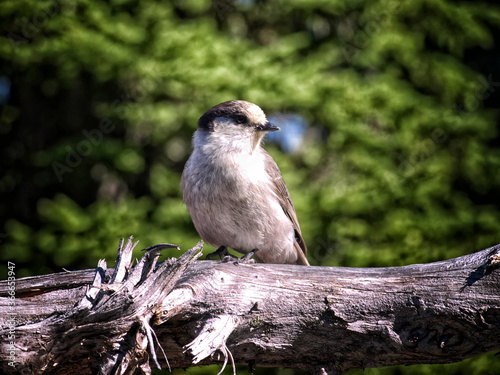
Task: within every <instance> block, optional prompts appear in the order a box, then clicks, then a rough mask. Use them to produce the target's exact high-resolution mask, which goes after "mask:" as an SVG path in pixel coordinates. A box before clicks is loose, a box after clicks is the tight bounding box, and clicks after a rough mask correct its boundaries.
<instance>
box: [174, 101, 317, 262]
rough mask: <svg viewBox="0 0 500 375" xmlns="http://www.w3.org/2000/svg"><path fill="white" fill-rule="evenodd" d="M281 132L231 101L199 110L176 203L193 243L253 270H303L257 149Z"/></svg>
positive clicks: (271, 166)
mask: <svg viewBox="0 0 500 375" xmlns="http://www.w3.org/2000/svg"><path fill="white" fill-rule="evenodd" d="M278 130H280V128H279V127H277V126H275V125H274V124H272V123H271V122H269V121H268V120H267V117H266V115H265V113H264V112H263V111H262V109H261V108H260V107H259V106H258V105H256V104H253V103H250V102H247V101H244V100H230V101H226V102H223V103H220V104H218V105H216V106H214V107H212V108H210V109H209V110H208V111H206V112H205V113H204V114H203V115H202V116H201V117H200V118H199V120H198V128H197V130H196V131H195V132H194V135H193V142H192V143H193V151H192V153H191V155H190V157H189V159H188V160H187V162H186V164H185V167H184V170H183V172H182V177H181V190H182V195H183V200H184V202H185V204H186V206H187V209H188V211H189V214H190V216H191V219H192V221H193V224H194V226H195V228H196V230H197V232H198V234H199V235H200V237H201V238H202V239H203V240H204V241H205V242H207V243H209V244H211V245H213V246H214V247H217V251H216V252H215V253H213V254H210V255H209V256H207V258H208V259H210V258H211V257H213V256H214V255H220V256H221V258H222V255H227V254H228V251H227V248H228V247H229V248H231V249H233V250H235V251H237V252H239V253H241V254H245V256H244V257H242V258H245V257H248V256H250V257H251V256H253V260H255V261H257V262H259V263H280V264H298V265H309V262H308V261H307V246H306V243H305V242H304V239H303V237H302V232H301V230H300V226H299V221H298V219H297V214H296V213H295V208H294V206H293V202H292V199H291V197H290V193H289V191H288V188H287V186H286V184H285V181H284V180H283V177H282V176H281V171H280V169H279V167H278V165H277V164H276V162H275V161H274V159H273V158H272V156H271V155H270V154H269V153H268V152H267V151H265V150H264V148H263V147H262V140H263V138H264V136H265V134H266V133H268V132H274V131H278Z"/></svg>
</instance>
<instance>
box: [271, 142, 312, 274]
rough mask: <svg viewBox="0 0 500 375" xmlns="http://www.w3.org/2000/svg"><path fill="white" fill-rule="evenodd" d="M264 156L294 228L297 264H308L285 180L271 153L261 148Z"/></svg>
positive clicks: (276, 189) (275, 188) (305, 248)
mask: <svg viewBox="0 0 500 375" xmlns="http://www.w3.org/2000/svg"><path fill="white" fill-rule="evenodd" d="M263 152H264V158H265V166H266V172H267V173H268V174H269V176H270V177H271V181H272V182H273V188H274V192H275V193H276V196H277V197H278V200H279V202H280V205H281V208H283V211H284V212H285V214H286V216H288V218H289V219H290V221H291V222H292V224H293V229H294V230H295V243H294V247H295V249H296V250H297V255H298V260H297V264H303V265H306V266H308V265H309V262H308V261H307V257H306V256H307V246H306V243H305V242H304V239H303V238H302V232H301V231H300V226H299V220H298V219H297V214H296V213H295V207H293V203H292V198H291V197H290V193H289V192H288V188H287V187H286V184H285V181H284V180H283V177H282V176H281V171H280V169H279V167H278V165H277V164H276V162H275V161H274V159H273V158H272V156H271V155H269V154H268V153H267V151H265V150H263Z"/></svg>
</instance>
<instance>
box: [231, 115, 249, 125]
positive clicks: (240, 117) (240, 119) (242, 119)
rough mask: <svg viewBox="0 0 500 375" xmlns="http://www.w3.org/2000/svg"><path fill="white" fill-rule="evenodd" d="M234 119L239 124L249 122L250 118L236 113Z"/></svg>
mask: <svg viewBox="0 0 500 375" xmlns="http://www.w3.org/2000/svg"><path fill="white" fill-rule="evenodd" d="M234 121H236V123H237V124H246V123H247V122H248V118H247V116H244V115H236V116H234Z"/></svg>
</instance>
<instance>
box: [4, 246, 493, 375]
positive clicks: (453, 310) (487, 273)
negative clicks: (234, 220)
mask: <svg viewBox="0 0 500 375" xmlns="http://www.w3.org/2000/svg"><path fill="white" fill-rule="evenodd" d="M135 245H136V243H135V244H134V243H133V242H132V238H130V239H129V241H128V243H127V244H124V243H123V241H122V243H121V244H120V250H119V255H118V261H117V267H116V268H115V269H107V267H106V262H105V261H100V262H99V265H98V267H97V269H92V270H81V271H75V272H64V273H57V274H53V275H44V276H35V277H28V278H23V279H18V280H16V291H15V297H16V298H15V300H12V299H11V298H9V297H10V296H9V286H8V283H7V282H6V281H2V282H0V323H1V325H2V326H1V327H2V329H1V330H0V350H1V353H0V356H1V360H0V372H2V373H21V374H79V375H83V374H93V373H100V374H111V373H117V374H135V373H144V374H149V373H150V371H151V368H150V366H156V367H160V366H161V367H169V366H170V367H183V368H185V367H190V366H193V365H195V364H197V365H199V364H211V363H214V362H215V363H221V364H226V363H232V364H233V365H234V363H237V364H249V365H250V366H254V365H257V366H268V367H271V366H272V367H275V366H279V367H290V368H303V369H308V370H310V371H311V372H314V373H318V374H319V373H321V374H324V373H328V374H340V373H341V372H342V371H344V370H347V369H350V368H368V367H381V366H390V365H398V364H404V365H410V364H421V363H429V364H430V363H451V362H456V361H461V360H463V359H465V358H469V357H472V356H475V355H478V354H482V353H486V352H489V351H492V350H499V349H500V270H498V268H499V266H500V255H499V254H500V245H497V246H494V247H492V248H490V249H486V250H483V251H480V252H477V253H474V254H470V255H467V256H464V257H460V258H455V259H451V260H447V261H442V262H437V263H430V264H418V265H411V266H405V267H394V268H362V269H360V268H340V267H304V266H295V265H277V264H238V263H232V262H227V263H223V262H217V261H196V259H197V258H198V257H199V256H200V255H201V244H199V245H197V246H196V247H194V248H193V249H190V250H188V251H187V252H186V253H185V254H183V255H182V256H181V257H180V258H179V259H170V260H167V261H165V262H163V263H160V264H157V260H158V257H159V254H160V251H161V250H162V249H164V248H168V247H175V245H170V244H160V245H156V246H153V247H151V248H148V249H145V250H146V253H145V255H144V256H143V257H142V259H141V260H140V261H139V263H138V264H137V265H135V266H133V267H132V266H131V255H132V250H133V248H134V246H135ZM13 301H14V303H15V304H14V305H12V302H13ZM12 312H15V319H14V321H13V320H12V316H13V313H12ZM13 322H15V324H14V325H12V323H13ZM12 335H13V336H12ZM12 352H13V353H14V354H15V361H10V360H9V357H8V356H9V353H12ZM167 358H168V360H167ZM12 364H14V366H12Z"/></svg>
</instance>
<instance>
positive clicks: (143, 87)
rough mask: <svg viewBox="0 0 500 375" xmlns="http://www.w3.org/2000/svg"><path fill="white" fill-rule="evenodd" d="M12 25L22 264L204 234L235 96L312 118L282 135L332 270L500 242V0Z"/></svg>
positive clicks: (10, 229)
mask: <svg viewBox="0 0 500 375" xmlns="http://www.w3.org/2000/svg"><path fill="white" fill-rule="evenodd" d="M0 19H1V23H2V27H3V31H4V35H5V37H3V38H1V39H0V57H1V59H0V64H1V65H0V66H1V72H2V73H1V75H3V76H4V78H5V77H7V78H8V79H9V80H10V81H11V83H12V92H11V98H10V100H9V101H7V102H6V103H5V105H4V106H3V108H2V110H1V113H0V135H1V137H0V146H1V147H0V152H1V155H2V156H1V157H2V161H3V163H4V165H5V170H4V173H2V175H1V176H0V194H2V204H1V206H0V218H1V219H0V224H1V225H2V227H1V228H0V231H3V233H4V234H5V235H6V238H5V235H4V236H2V237H0V241H2V243H1V245H0V246H1V248H2V250H1V253H0V258H1V259H2V260H3V261H7V260H10V261H13V262H15V263H16V265H17V268H16V270H17V272H18V276H27V275H34V274H41V273H48V272H57V271H60V270H61V269H62V268H63V267H64V268H74V269H81V268H86V267H94V266H95V265H96V264H97V260H98V259H99V258H106V259H107V260H108V262H112V260H113V259H114V257H115V253H116V248H117V244H118V239H119V238H121V237H128V236H129V235H132V234H133V235H134V236H136V238H137V239H139V240H140V241H141V243H140V245H139V246H138V247H139V248H144V247H147V246H149V245H152V244H155V243H160V242H171V243H176V244H180V245H182V249H184V250H185V249H187V248H189V247H191V246H193V245H194V244H195V243H196V242H197V241H198V235H197V234H196V231H195V230H194V227H193V225H192V224H191V221H190V218H189V216H188V213H187V210H186V209H185V207H184V206H183V204H182V199H181V194H180V189H179V181H180V173H181V172H182V168H183V165H184V163H185V161H186V160H187V157H188V156H189V152H190V139H191V136H192V133H193V131H194V130H195V128H196V121H197V119H198V117H199V116H200V115H201V114H202V113H203V112H204V111H206V110H207V109H208V108H209V107H211V106H212V105H215V104H217V103H219V102H222V101H225V100H230V99H235V98H238V99H245V100H249V101H252V102H255V103H257V104H258V105H260V106H261V107H262V108H263V109H264V110H265V111H266V113H268V114H273V113H298V114H300V115H302V116H303V117H304V118H306V119H307V122H308V124H309V127H308V130H307V133H306V136H305V138H304V143H303V145H302V147H301V148H300V150H299V151H297V152H296V153H295V154H293V155H291V154H284V153H282V152H281V151H280V150H279V149H278V148H277V147H276V145H273V144H268V145H267V146H266V148H267V149H268V150H269V151H270V152H271V153H272V155H273V157H275V159H276V161H277V162H278V164H279V165H280V168H281V170H282V173H283V176H284V178H285V180H286V181H287V184H288V186H289V189H290V191H291V194H292V198H293V200H294V204H295V207H296V210H297V213H298V217H299V220H300V222H301V226H302V229H303V233H304V236H305V240H306V242H307V244H308V247H309V258H310V260H311V263H312V264H316V265H342V266H356V267H366V266H395V265H403V264H410V263H416V262H430V261H435V260H440V259H446V258H451V257H455V256H459V255H462V254H467V253H470V252H472V251H476V250H480V249H482V248H485V247H488V246H491V245H494V244H496V243H498V242H500V241H499V239H498V233H500V199H499V197H498V194H497V191H498V189H499V187H500V175H499V174H498V173H496V172H497V171H498V170H499V169H500V151H499V148H498V144H499V143H500V137H499V135H498V131H497V129H498V127H497V125H498V117H497V112H496V109H498V102H499V101H498V91H499V90H500V89H499V86H500V83H498V80H499V77H500V74H498V73H500V72H499V70H498V66H493V64H491V66H490V67H488V65H487V64H486V65H485V62H484V61H488V59H489V60H490V61H491V60H492V57H491V56H493V54H494V50H493V47H495V45H494V41H495V35H496V36H498V34H499V25H500V8H499V7H498V6H497V5H495V4H486V3H484V2H448V1H444V0H436V1H426V0H413V1H388V0H387V1H386V0H378V1H363V0H359V1H320V0H316V1H314V0H311V1H303V0H292V1H234V2H233V1H231V0H216V1H215V2H213V3H212V2H210V1H203V0H190V1H173V2H165V1H159V0H144V1H137V0H115V1H111V2H98V1H92V0H74V1H69V2H66V1H53V2H51V1H34V0H23V1H21V0H5V1H3V2H2V7H0ZM485 66H486V67H485ZM495 98H496V99H495ZM206 250H207V251H211V249H210V248H209V247H207V249H206ZM137 256H138V257H139V256H140V251H139V249H138V251H137ZM166 256H178V252H177V250H171V251H169V252H166ZM110 265H113V264H110ZM3 271H4V270H3V269H2V272H3ZM495 366H496V367H495ZM497 367H498V361H495V360H494V358H493V357H492V356H482V357H479V358H476V359H471V360H470V361H467V362H463V363H461V364H457V365H449V366H415V367H409V368H399V367H398V368H394V369H382V370H378V369H373V370H369V371H368V370H367V371H366V372H368V373H379V372H380V373H384V374H388V373H394V374H399V373H404V374H411V373H415V372H419V373H428V374H434V373H442V372H444V373H449V374H459V373H471V374H475V373H477V374H479V373H492V374H493V373H498V371H499V370H498V368H497ZM494 368H495V369H496V370H495V371H493V370H491V369H494ZM479 369H485V370H484V372H482V370H481V371H479ZM490 370H491V371H490ZM191 371H193V372H196V371H197V372H205V370H203V369H201V370H191ZM210 371H211V370H210ZM266 371H267V373H271V372H272V371H271V370H266ZM273 371H274V370H273ZM488 371H490V372H488Z"/></svg>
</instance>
